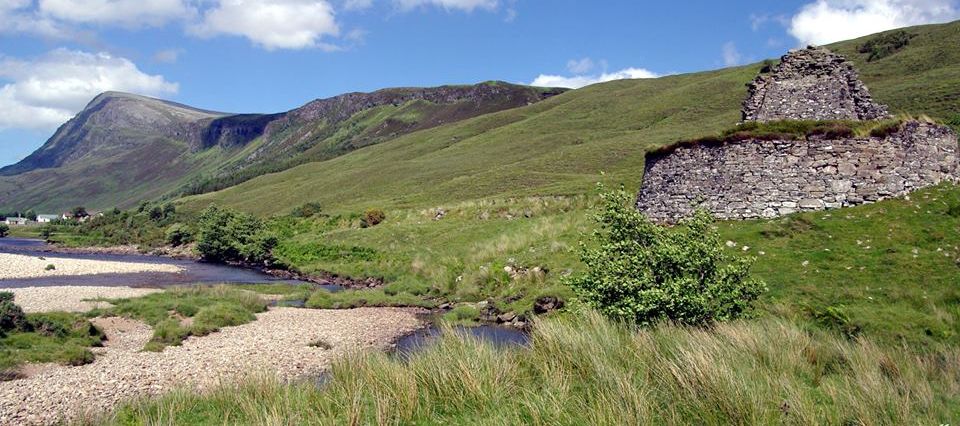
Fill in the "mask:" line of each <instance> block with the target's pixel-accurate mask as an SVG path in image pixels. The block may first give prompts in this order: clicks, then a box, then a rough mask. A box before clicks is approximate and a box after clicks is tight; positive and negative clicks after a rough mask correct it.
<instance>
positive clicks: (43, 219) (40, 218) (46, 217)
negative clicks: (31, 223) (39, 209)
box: [37, 214, 60, 223]
mask: <svg viewBox="0 0 960 426" xmlns="http://www.w3.org/2000/svg"><path fill="white" fill-rule="evenodd" d="M57 219H60V216H58V215H55V214H38V215H37V222H39V223H50V222H53V221H55V220H57Z"/></svg>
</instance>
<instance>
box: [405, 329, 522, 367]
mask: <svg viewBox="0 0 960 426" xmlns="http://www.w3.org/2000/svg"><path fill="white" fill-rule="evenodd" d="M453 331H454V332H455V333H459V334H462V335H465V336H469V337H472V338H476V339H478V340H480V341H481V342H486V343H489V344H492V345H493V346H495V347H497V348H501V349H505V348H514V347H526V346H529V345H530V334H529V333H527V332H525V331H522V330H517V329H515V328H507V327H500V326H496V325H480V326H477V327H461V326H457V327H454V328H453ZM442 334H443V330H442V329H440V328H439V327H437V326H435V325H431V326H429V327H427V328H422V329H420V330H417V331H416V332H414V333H412V334H408V335H406V336H404V337H401V338H400V340H397V342H396V346H395V347H394V350H393V354H394V355H395V356H397V357H399V358H401V359H407V358H409V357H410V356H412V355H413V354H416V353H417V352H419V351H421V350H423V349H425V348H427V347H429V346H430V345H433V344H436V343H437V341H438V340H439V339H440V337H441V336H442Z"/></svg>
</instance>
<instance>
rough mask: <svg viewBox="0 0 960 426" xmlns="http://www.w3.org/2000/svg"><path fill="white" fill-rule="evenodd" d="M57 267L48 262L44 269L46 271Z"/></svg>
mask: <svg viewBox="0 0 960 426" xmlns="http://www.w3.org/2000/svg"><path fill="white" fill-rule="evenodd" d="M56 269H57V266H56V265H54V264H52V263H48V264H47V266H46V267H44V268H43V270H45V271H53V270H56Z"/></svg>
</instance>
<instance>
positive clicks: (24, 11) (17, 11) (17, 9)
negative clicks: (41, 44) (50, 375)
mask: <svg viewBox="0 0 960 426" xmlns="http://www.w3.org/2000/svg"><path fill="white" fill-rule="evenodd" d="M0 33H11V34H30V35H38V36H41V37H46V38H56V39H60V38H69V37H71V35H72V33H71V31H69V30H68V29H67V28H65V27H64V26H63V25H61V24H60V23H58V22H55V21H54V20H52V19H50V18H47V17H43V16H40V15H39V14H38V13H36V11H35V10H33V0H0Z"/></svg>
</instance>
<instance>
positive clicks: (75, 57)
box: [0, 0, 960, 166]
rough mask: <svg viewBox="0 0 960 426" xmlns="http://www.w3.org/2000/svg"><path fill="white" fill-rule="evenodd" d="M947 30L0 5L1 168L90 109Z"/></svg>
mask: <svg viewBox="0 0 960 426" xmlns="http://www.w3.org/2000/svg"><path fill="white" fill-rule="evenodd" d="M955 19H960V0H778V1H734V0H730V1H722V2H718V1H673V2H662V1H636V0H589V1H588V0H0V166H3V165H7V164H12V163H15V162H16V161H19V160H20V159H22V158H23V157H25V156H27V155H29V154H30V152H32V151H34V150H35V149H37V148H38V147H40V145H42V144H43V142H44V141H45V140H46V139H47V138H49V137H50V136H51V135H52V134H53V132H54V131H55V130H56V129H57V127H58V126H60V125H61V124H63V123H64V122H65V121H67V120H69V119H70V118H71V117H72V116H74V115H75V114H76V113H77V112H79V111H80V110H81V109H83V107H84V106H85V105H86V104H87V102H89V101H90V100H91V99H92V98H93V97H94V96H96V95H97V94H99V93H101V92H104V91H108V90H118V91H125V92H132V93H138V94H142V95H147V96H153V97H159V98H163V99H170V100H174V101H177V102H181V103H185V104H188V105H192V106H196V107H199V108H204V109H209V110H216V111H224V112H279V111H286V110H290V109H293V108H296V107H298V106H300V105H303V104H304V103H306V102H308V101H310V100H313V99H317V98H325V97H330V96H335V95H338V94H341V93H345V92H352V91H372V90H377V89H381V88H385V87H398V86H437V85H443V84H463V83H477V82H481V81H487V80H503V81H508V82H514V83H523V84H533V85H542V86H563V87H572V88H577V87H582V86H585V85H589V84H593V83H597V82H601V81H608V80H613V79H620V78H656V77H658V76H663V75H668V74H676V73H684V72H692V71H701V70H707V69H714V68H721V67H727V66H735V65H741V64H746V63H750V62H755V61H759V60H762V59H765V58H774V57H779V56H781V55H782V54H783V53H785V52H786V50H788V49H790V48H793V47H798V46H803V45H806V44H826V43H830V42H834V41H839V40H845V39H849V38H854V37H859V36H862V35H866V34H870V33H874V32H878V31H883V30H888V29H892V28H897V27H903V26H910V25H919V24H926V23H935V22H946V21H951V20H955Z"/></svg>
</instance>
